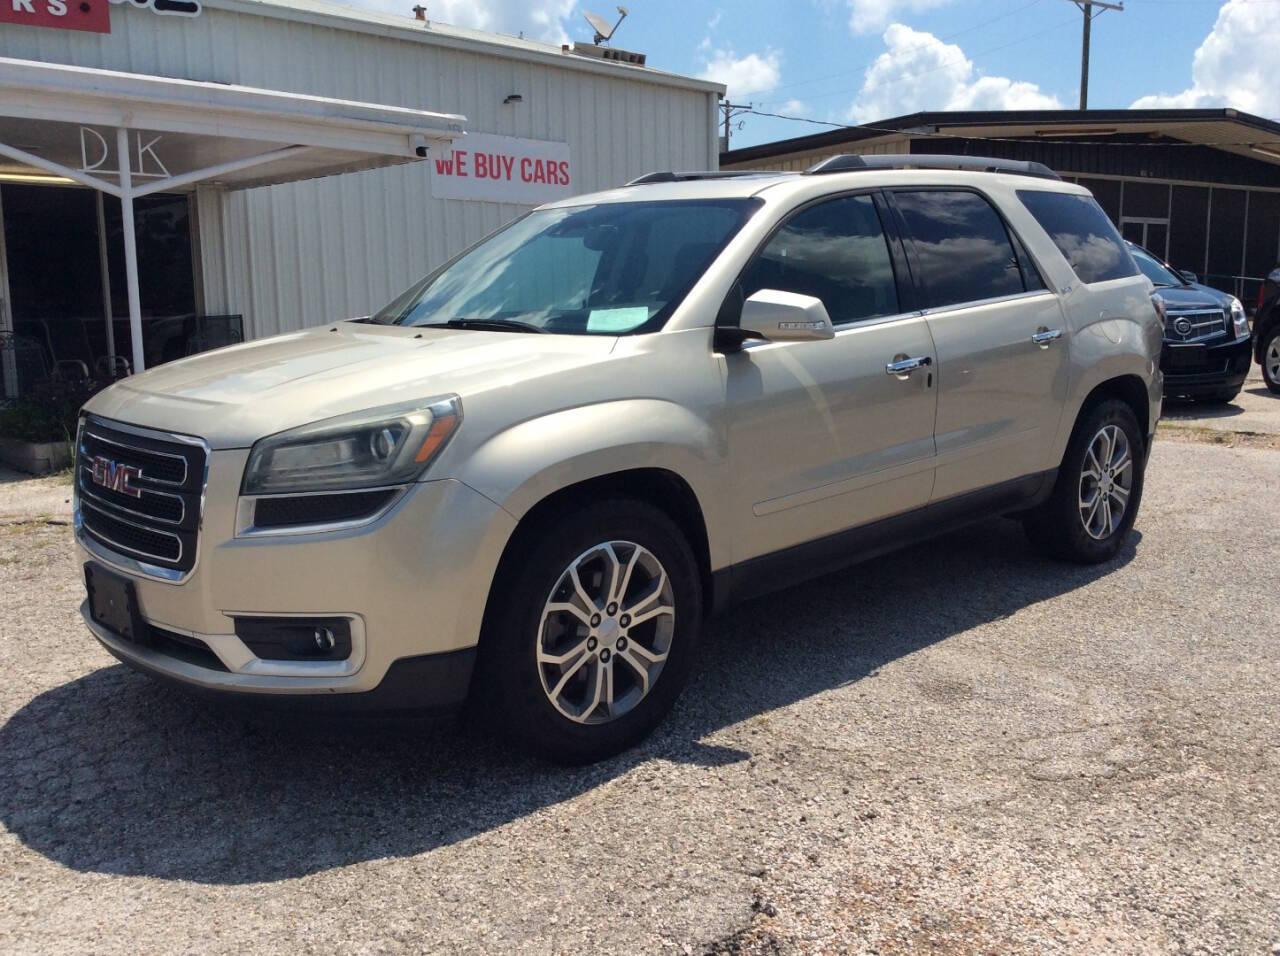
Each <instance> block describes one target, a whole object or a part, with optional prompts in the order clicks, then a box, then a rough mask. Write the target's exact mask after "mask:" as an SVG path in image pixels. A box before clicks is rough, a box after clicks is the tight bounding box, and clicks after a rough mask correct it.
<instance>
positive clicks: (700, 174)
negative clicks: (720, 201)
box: [627, 169, 778, 186]
mask: <svg viewBox="0 0 1280 956" xmlns="http://www.w3.org/2000/svg"><path fill="white" fill-rule="evenodd" d="M777 175H778V174H777V173H770V172H765V171H762V170H759V169H741V170H735V169H705V170H693V171H691V172H681V173H678V172H671V171H667V172H662V173H645V174H644V175H643V176H640V177H638V178H636V179H633V180H631V182H629V183H627V185H628V186H648V185H650V184H652V183H689V182H694V181H696V180H699V179H744V178H747V177H750V176H777Z"/></svg>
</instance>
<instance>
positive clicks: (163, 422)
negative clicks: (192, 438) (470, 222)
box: [85, 322, 617, 449]
mask: <svg viewBox="0 0 1280 956" xmlns="http://www.w3.org/2000/svg"><path fill="white" fill-rule="evenodd" d="M616 342H617V339H616V338H614V337H612V336H591V335H537V334H527V333H519V332H488V331H473V330H469V329H426V328H401V327H398V326H378V325H367V324H363V323H355V322H338V323H336V324H334V325H326V326H323V327H321V328H317V329H311V330H308V331H305V332H296V333H292V334H288V335H280V336H276V337H275V338H270V339H262V340H259V341H255V342H248V343H245V344H243V345H236V346H232V347H231V348H225V349H219V350H217V351H215V352H208V353H205V354H203V355H195V356H192V357H191V358H187V359H181V360H179V361H176V362H170V363H169V364H167V365H162V366H160V367H159V368H155V369H152V370H150V371H147V372H144V373H142V374H141V375H135V376H132V377H130V378H127V379H124V380H122V381H120V382H117V383H116V384H115V385H112V386H111V387H110V388H108V389H106V390H104V391H102V392H99V393H98V394H97V395H95V396H94V397H93V398H92V399H91V400H90V401H89V402H88V403H87V404H86V405H85V408H86V410H87V411H90V412H92V413H93V414H95V415H101V416H103V417H104V418H113V419H116V420H118V421H123V422H129V423H132V424H135V425H141V426H144V427H150V428H159V429H163V430H166V431H172V432H181V433H184V434H190V435H197V436H199V437H201V438H203V439H205V440H206V441H207V442H209V444H210V445H211V446H212V447H213V448H215V449H217V448H247V447H249V446H250V445H252V444H253V443H254V442H255V441H256V440H257V439H259V438H261V437H263V436H264V435H270V434H274V433H275V432H279V431H284V430H285V429H288V428H294V427H296V426H298V425H305V424H307V423H308V422H314V421H319V420H321V419H325V418H331V417H333V416H335V415H342V414H345V413H347V412H353V411H359V410H362V409H366V408H376V407H378V406H382V405H395V404H400V403H404V402H409V401H415V400H419V399H434V398H437V397H440V396H443V395H448V394H458V395H460V396H462V399H463V408H464V411H465V408H466V398H467V395H468V394H475V393H476V392H478V391H482V390H487V389H494V388H503V387H505V386H507V385H509V384H511V383H512V382H515V381H518V380H521V379H525V378H529V377H535V376H545V375H549V374H557V373H560V372H565V371H569V370H572V369H575V368H578V367H581V366H583V365H589V364H591V363H593V362H597V361H600V360H601V359H603V358H605V357H606V356H607V355H608V354H609V352H610V351H611V349H612V348H613V346H614V345H615V344H616Z"/></svg>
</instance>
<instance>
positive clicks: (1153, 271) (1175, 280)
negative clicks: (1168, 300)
mask: <svg viewBox="0 0 1280 956" xmlns="http://www.w3.org/2000/svg"><path fill="white" fill-rule="evenodd" d="M1129 251H1130V252H1131V253H1132V254H1133V261H1134V262H1136V263H1137V264H1138V268H1139V269H1141V270H1142V274H1143V275H1144V276H1146V277H1147V278H1148V279H1150V280H1151V281H1152V282H1154V283H1155V284H1156V285H1157V286H1160V287H1161V288H1166V287H1168V286H1180V285H1182V278H1181V277H1180V276H1176V275H1174V274H1173V273H1172V272H1170V271H1169V270H1168V269H1167V268H1166V267H1165V265H1164V263H1162V262H1161V261H1160V260H1159V259H1157V258H1156V257H1155V256H1153V255H1152V254H1151V253H1149V252H1147V250H1146V249H1143V248H1142V246H1133V245H1131V246H1129Z"/></svg>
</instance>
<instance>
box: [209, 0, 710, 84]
mask: <svg viewBox="0 0 1280 956" xmlns="http://www.w3.org/2000/svg"><path fill="white" fill-rule="evenodd" d="M204 3H205V6H207V7H211V8H213V9H217V10H229V11H231V12H234V13H248V14H253V15H256V16H261V17H270V18H272V19H277V20H292V21H295V22H299V23H313V24H319V25H324V26H330V27H333V28H335V29H339V30H350V31H353V32H357V33H372V34H376V35H381V36H393V37H394V38H395V39H398V40H417V41H419V42H422V43H432V44H436V45H440V46H452V47H461V48H470V49H473V50H477V51H478V52H489V53H496V54H499V55H506V56H512V55H514V56H518V57H520V58H522V59H533V60H537V61H539V62H544V63H547V62H550V63H553V64H554V65H556V66H561V67H564V68H565V69H569V70H581V71H584V72H588V73H604V74H606V75H610V76H615V77H618V78H622V79H629V80H635V81H637V82H642V83H659V84H662V85H664V86H680V87H684V88H686V89H692V90H700V91H703V92H709V93H719V94H721V95H723V94H724V92H725V86H724V84H723V83H713V82H711V81H709V80H703V79H698V78H696V77H691V76H684V75H682V74H679V73H669V72H667V71H665V70H657V69H654V68H653V67H650V66H633V65H631V64H628V63H618V62H615V61H604V60H595V59H589V58H587V57H584V56H579V55H576V54H573V53H567V52H565V51H563V50H562V49H561V48H560V47H558V46H555V45H553V44H550V43H541V42H539V41H537V40H529V39H525V38H524V37H515V36H508V35H506V34H501V33H487V32H485V31H483V30H473V29H471V28H469V27H462V26H456V25H454V24H450V23H443V22H440V21H438V20H432V19H430V18H429V17H428V19H427V21H426V22H425V23H424V22H423V21H421V20H416V19H414V18H413V17H411V16H409V15H408V13H407V11H408V9H409V2H408V0H405V10H406V14H405V15H404V16H399V15H397V14H391V13H379V12H376V11H373V10H366V9H357V8H355V7H349V6H343V5H341V4H337V3H327V2H325V0H204Z"/></svg>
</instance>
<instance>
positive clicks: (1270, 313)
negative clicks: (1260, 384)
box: [1253, 266, 1280, 395]
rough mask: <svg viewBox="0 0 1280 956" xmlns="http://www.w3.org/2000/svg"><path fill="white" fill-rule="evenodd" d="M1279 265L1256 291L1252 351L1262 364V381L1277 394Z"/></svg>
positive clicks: (1279, 387) (1279, 373)
mask: <svg viewBox="0 0 1280 956" xmlns="http://www.w3.org/2000/svg"><path fill="white" fill-rule="evenodd" d="M1278 300H1280V266H1276V267H1275V268H1274V269H1272V270H1271V274H1270V275H1268V276H1267V280H1266V281H1265V282H1264V283H1262V291H1261V292H1259V293H1258V311H1257V312H1255V313H1254V315H1253V354H1254V357H1255V358H1256V359H1257V360H1258V364H1259V365H1261V366H1262V380H1263V381H1264V382H1266V383H1267V388H1269V389H1271V391H1272V392H1273V393H1274V394H1276V395H1280V308H1278V307H1277V305H1276V303H1277V301H1278Z"/></svg>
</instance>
